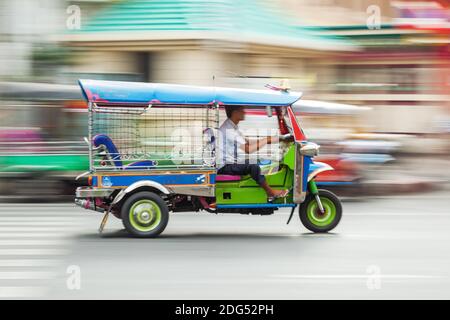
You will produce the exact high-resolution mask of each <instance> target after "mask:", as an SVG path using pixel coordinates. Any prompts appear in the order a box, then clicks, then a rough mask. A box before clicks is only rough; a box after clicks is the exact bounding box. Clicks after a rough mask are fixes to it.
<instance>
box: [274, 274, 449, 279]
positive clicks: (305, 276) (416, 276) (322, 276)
mask: <svg viewBox="0 0 450 320" xmlns="http://www.w3.org/2000/svg"><path fill="white" fill-rule="evenodd" d="M272 277H275V278H287V279H367V278H370V277H374V275H373V274H292V275H273V276H272ZM376 277H377V278H381V279H383V278H385V279H438V278H446V277H444V276H433V275H420V274H377V275H376Z"/></svg>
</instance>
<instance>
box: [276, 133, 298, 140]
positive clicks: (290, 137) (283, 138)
mask: <svg viewBox="0 0 450 320" xmlns="http://www.w3.org/2000/svg"><path fill="white" fill-rule="evenodd" d="M278 138H279V139H280V141H283V142H292V141H294V136H293V135H292V134H290V133H287V134H283V135H281V136H279V137H278Z"/></svg>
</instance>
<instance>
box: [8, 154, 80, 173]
mask: <svg viewBox="0 0 450 320" xmlns="http://www.w3.org/2000/svg"><path fill="white" fill-rule="evenodd" d="M87 170H89V156H88V155H64V154H58V155H52V154H26V155H24V154H22V155H20V154H19V155H7V156H1V157H0V172H33V171H87Z"/></svg>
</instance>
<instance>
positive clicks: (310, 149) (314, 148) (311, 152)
mask: <svg viewBox="0 0 450 320" xmlns="http://www.w3.org/2000/svg"><path fill="white" fill-rule="evenodd" d="M319 148H320V146H319V145H318V144H315V143H312V142H309V143H308V144H306V145H304V146H303V147H301V148H300V153H301V154H302V155H304V156H307V157H315V156H317V155H318V154H319Z"/></svg>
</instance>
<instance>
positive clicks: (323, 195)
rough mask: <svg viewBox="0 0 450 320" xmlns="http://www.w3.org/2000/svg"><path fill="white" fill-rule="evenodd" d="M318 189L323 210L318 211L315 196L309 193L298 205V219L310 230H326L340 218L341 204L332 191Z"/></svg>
mask: <svg viewBox="0 0 450 320" xmlns="http://www.w3.org/2000/svg"><path fill="white" fill-rule="evenodd" d="M318 191H319V197H320V201H321V202H322V205H323V208H324V209H325V212H324V213H322V212H321V211H320V209H319V206H318V204H317V201H316V198H315V197H314V195H313V194H311V193H310V194H309V195H308V196H307V197H306V199H305V201H304V202H303V203H302V204H301V205H300V209H299V215H300V220H301V222H302V223H303V225H304V226H305V227H306V228H307V229H308V230H310V231H312V232H317V233H319V232H328V231H330V230H332V229H334V228H335V227H336V226H337V225H338V223H339V221H340V220H341V217H342V205H341V202H340V201H339V199H338V197H337V196H336V195H335V194H334V193H332V192H330V191H328V190H323V189H319V190H318Z"/></svg>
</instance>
